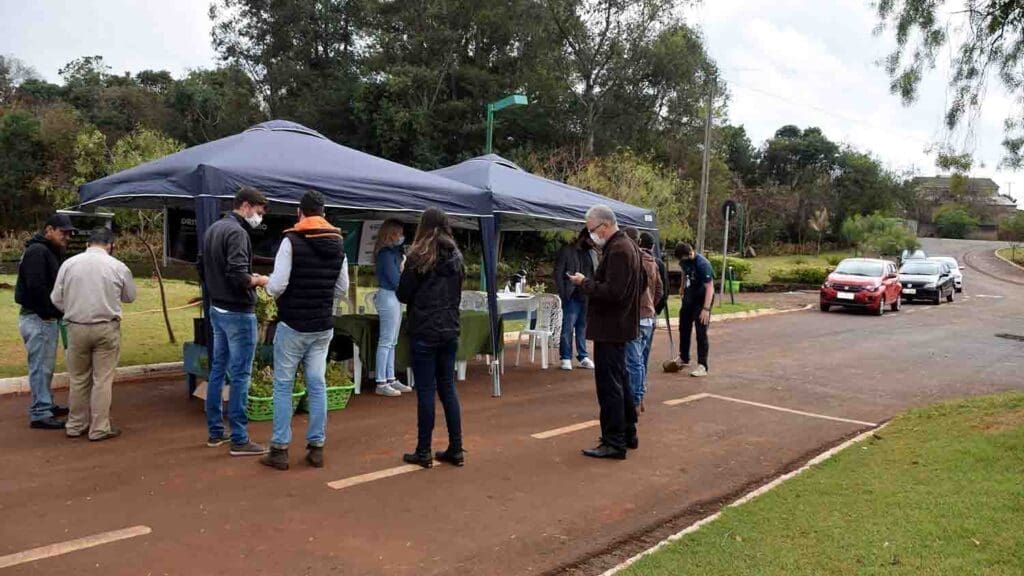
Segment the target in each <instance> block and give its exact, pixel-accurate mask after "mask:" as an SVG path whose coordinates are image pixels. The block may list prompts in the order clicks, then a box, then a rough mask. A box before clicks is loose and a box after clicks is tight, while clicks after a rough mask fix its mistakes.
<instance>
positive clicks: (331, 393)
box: [327, 384, 356, 410]
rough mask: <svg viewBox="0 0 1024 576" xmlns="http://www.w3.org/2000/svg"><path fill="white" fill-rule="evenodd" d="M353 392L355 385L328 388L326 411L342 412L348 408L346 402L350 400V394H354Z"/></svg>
mask: <svg viewBox="0 0 1024 576" xmlns="http://www.w3.org/2000/svg"><path fill="white" fill-rule="evenodd" d="M355 390H356V385H355V384H349V385H347V386H328V387H327V409H328V410H344V409H345V407H346V406H348V401H349V399H351V398H352V394H353V393H355Z"/></svg>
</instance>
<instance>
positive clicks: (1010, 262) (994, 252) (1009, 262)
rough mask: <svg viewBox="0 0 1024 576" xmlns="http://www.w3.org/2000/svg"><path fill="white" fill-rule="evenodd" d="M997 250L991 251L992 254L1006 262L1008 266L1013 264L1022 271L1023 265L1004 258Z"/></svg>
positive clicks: (1023, 269)
mask: <svg viewBox="0 0 1024 576" xmlns="http://www.w3.org/2000/svg"><path fill="white" fill-rule="evenodd" d="M999 250H1002V248H1000V249H999ZM999 250H995V251H993V252H992V253H993V254H995V255H996V258H999V259H1000V260H1002V261H1003V262H1006V263H1007V264H1009V265H1010V266H1013V267H1014V268H1016V269H1017V270H1020V271H1021V272H1024V266H1021V265H1020V264H1017V263H1016V262H1014V261H1013V260H1010V259H1009V258H1004V257H1003V256H1000V255H999Z"/></svg>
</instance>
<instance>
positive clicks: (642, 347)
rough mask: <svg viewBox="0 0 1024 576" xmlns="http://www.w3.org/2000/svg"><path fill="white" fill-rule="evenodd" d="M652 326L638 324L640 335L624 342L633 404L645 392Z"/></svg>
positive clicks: (641, 398)
mask: <svg viewBox="0 0 1024 576" xmlns="http://www.w3.org/2000/svg"><path fill="white" fill-rule="evenodd" d="M653 339H654V326H643V325H641V326H640V336H638V337H637V338H636V340H632V341H630V342H629V343H627V344H626V370H627V371H628V372H629V393H630V394H632V395H633V404H634V405H636V406H639V405H640V401H641V400H643V399H644V394H646V393H647V358H648V357H649V356H650V354H651V342H652V341H653Z"/></svg>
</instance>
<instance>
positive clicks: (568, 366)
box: [559, 360, 572, 370]
mask: <svg viewBox="0 0 1024 576" xmlns="http://www.w3.org/2000/svg"><path fill="white" fill-rule="evenodd" d="M559 368H561V369H562V370H572V360H562V365H561V366H559Z"/></svg>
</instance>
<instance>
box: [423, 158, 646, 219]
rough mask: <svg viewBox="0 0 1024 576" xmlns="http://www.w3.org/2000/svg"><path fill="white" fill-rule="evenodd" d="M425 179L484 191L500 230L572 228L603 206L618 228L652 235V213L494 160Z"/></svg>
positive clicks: (477, 160)
mask: <svg viewBox="0 0 1024 576" xmlns="http://www.w3.org/2000/svg"><path fill="white" fill-rule="evenodd" d="M431 174H437V175H438V176H444V177H445V178H451V179H452V180H456V181H458V182H461V183H463V184H468V185H470V186H473V187H475V188H480V189H483V190H487V191H489V192H490V193H491V206H492V209H493V211H494V214H495V217H496V219H497V221H498V228H499V229H500V230H510V231H522V230H550V229H559V230H561V229H566V228H578V227H579V225H580V224H583V223H584V221H585V215H586V213H587V210H589V209H590V208H591V207H592V206H594V205H596V204H605V205H607V206H608V207H610V208H611V209H612V210H613V211H614V212H615V215H616V218H617V219H618V221H619V224H620V225H622V226H633V227H636V228H638V229H640V230H651V231H655V232H656V231H657V228H656V227H655V223H654V213H653V212H651V211H650V210H648V209H646V208H639V207H636V206H633V205H630V204H626V203H625V202H619V201H617V200H612V199H611V198H606V197H604V196H601V195H600V194H595V193H594V192H590V191H588V190H583V189H582V188H576V187H575V186H570V185H568V184H564V183H562V182H557V181H555V180H549V179H547V178H543V177H541V176H537V175H535V174H531V173H529V172H527V171H525V170H523V169H522V168H520V167H519V166H516V165H515V164H513V163H512V162H511V161H509V160H506V159H504V158H502V157H501V156H498V155H497V154H487V155H486V156H478V157H476V158H471V159H469V160H466V161H465V162H462V163H460V164H456V165H454V166H449V167H447V168H441V169H440V170H434V171H433V172H431Z"/></svg>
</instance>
